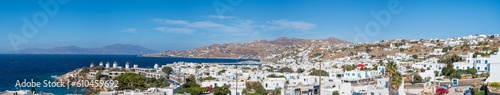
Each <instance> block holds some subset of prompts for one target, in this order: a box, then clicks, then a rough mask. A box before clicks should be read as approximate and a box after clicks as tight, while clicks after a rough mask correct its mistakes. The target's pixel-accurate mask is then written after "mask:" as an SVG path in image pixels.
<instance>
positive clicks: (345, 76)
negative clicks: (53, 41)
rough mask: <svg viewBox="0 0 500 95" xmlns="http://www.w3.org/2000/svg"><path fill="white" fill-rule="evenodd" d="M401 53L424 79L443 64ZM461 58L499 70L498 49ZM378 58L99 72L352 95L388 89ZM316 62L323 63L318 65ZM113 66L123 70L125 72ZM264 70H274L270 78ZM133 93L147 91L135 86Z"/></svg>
mask: <svg viewBox="0 0 500 95" xmlns="http://www.w3.org/2000/svg"><path fill="white" fill-rule="evenodd" d="M367 57H368V56H367ZM406 57H408V55H406V54H402V53H400V54H396V55H391V58H392V60H390V61H394V62H395V63H396V64H397V65H398V71H399V72H401V73H403V74H404V73H414V72H407V71H408V70H407V69H408V68H407V67H408V66H410V67H411V69H413V70H416V69H424V70H425V71H424V72H417V73H418V74H419V75H420V76H422V77H423V78H425V79H426V80H428V81H435V79H436V77H438V76H435V72H434V71H439V72H440V71H441V69H443V68H444V67H445V66H446V65H445V64H442V63H438V59H437V58H428V59H426V60H424V61H422V62H403V61H401V59H405V58H406ZM463 59H464V60H465V61H464V62H456V63H454V66H455V67H454V68H455V69H468V68H476V69H477V70H478V73H484V72H489V71H490V69H495V68H496V69H500V66H498V65H499V64H500V55H499V54H498V53H495V54H493V55H490V56H489V57H482V56H477V57H473V54H472V53H468V54H467V55H464V56H463ZM379 61H380V60H377V59H368V58H363V59H359V60H351V58H350V57H345V58H338V59H336V60H328V61H325V62H318V63H316V64H272V63H260V62H240V63H232V64H231V63H230V64H227V63H226V64H216V63H188V62H175V63H173V64H166V65H162V66H159V65H158V64H155V65H154V66H153V68H139V67H138V65H136V64H135V65H133V66H132V67H130V64H129V63H128V62H127V63H125V67H124V68H122V67H121V66H118V63H116V62H114V63H112V65H111V64H110V63H109V62H106V63H105V64H104V63H102V62H101V63H99V65H100V66H103V67H105V68H106V70H103V71H101V74H102V75H107V76H109V78H113V77H115V76H118V75H121V74H124V73H127V72H130V71H132V72H134V73H138V74H141V75H145V76H146V77H148V78H162V77H166V74H164V73H163V72H161V68H163V67H166V66H168V67H172V69H173V73H172V74H171V76H170V78H173V79H174V80H176V81H180V82H181V83H182V81H184V80H183V79H185V78H187V77H188V76H189V75H194V76H195V77H196V78H197V79H198V81H197V82H198V84H200V85H201V86H202V87H214V86H222V85H229V86H230V90H231V94H230V95H242V92H243V89H245V88H246V86H245V85H246V84H245V83H246V82H258V83H261V84H262V86H263V87H264V88H265V89H266V90H268V91H273V90H276V89H279V90H281V95H312V94H319V93H321V95H331V94H332V92H334V91H338V92H339V93H340V94H341V95H351V94H354V93H367V94H368V95H388V94H389V93H390V91H389V87H390V84H389V78H388V77H384V76H383V74H384V72H385V71H386V68H385V67H384V66H377V67H375V66H374V64H379V63H378V62H379ZM381 62H383V63H387V62H388V61H387V60H382V61H381ZM319 64H321V65H322V66H321V67H320V66H319ZM110 65H111V67H110ZM342 65H357V68H356V69H354V70H350V71H346V70H344V69H342V68H340V67H341V66H342ZM93 66H94V64H91V65H90V67H93ZM283 67H288V68H291V69H292V70H294V71H297V70H298V69H304V72H279V71H278V69H279V68H283ZM276 68H278V69H276ZM361 68H366V69H361ZM113 69H124V70H126V71H123V70H113ZM312 69H322V70H325V71H326V72H328V75H327V76H321V77H320V76H313V75H309V73H310V72H311V70H312ZM97 72H98V71H95V72H90V74H89V77H91V78H95V75H96V73H97ZM269 75H273V77H271V76H269ZM205 77H213V78H214V79H213V80H203V81H200V80H199V79H201V78H205ZM177 79H178V80H177ZM488 81H500V77H498V76H496V77H495V76H493V77H490V78H488ZM320 84H321V85H320ZM319 88H321V90H319ZM152 89H153V88H152ZM154 89H160V90H161V91H163V92H162V93H163V94H166V95H172V94H173V89H174V88H172V87H170V88H154ZM157 91H159V90H157ZM167 92H168V93H167ZM397 92H398V93H399V94H401V93H406V92H405V91H404V87H403V86H401V87H400V89H399V90H398V91H397ZM103 93H112V92H103ZM128 93H132V92H128ZM133 93H146V92H140V91H139V92H133ZM131 95H132V94H131ZM134 95H135V94H134Z"/></svg>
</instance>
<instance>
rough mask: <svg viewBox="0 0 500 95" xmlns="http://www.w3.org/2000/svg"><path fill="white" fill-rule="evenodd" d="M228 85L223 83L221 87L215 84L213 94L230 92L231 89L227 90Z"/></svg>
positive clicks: (218, 94)
mask: <svg viewBox="0 0 500 95" xmlns="http://www.w3.org/2000/svg"><path fill="white" fill-rule="evenodd" d="M229 87H230V86H229V85H226V84H224V85H223V86H222V87H218V86H216V87H215V88H214V94H215V95H227V94H229V93H231V90H229Z"/></svg>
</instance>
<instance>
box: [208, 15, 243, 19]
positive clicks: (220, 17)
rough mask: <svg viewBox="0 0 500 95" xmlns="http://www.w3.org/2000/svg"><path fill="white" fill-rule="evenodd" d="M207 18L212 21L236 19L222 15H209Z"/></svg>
mask: <svg viewBox="0 0 500 95" xmlns="http://www.w3.org/2000/svg"><path fill="white" fill-rule="evenodd" d="M208 18H212V19H236V18H238V17H234V16H222V15H209V16H208Z"/></svg>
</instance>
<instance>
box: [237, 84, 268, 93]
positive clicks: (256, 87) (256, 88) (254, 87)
mask: <svg viewBox="0 0 500 95" xmlns="http://www.w3.org/2000/svg"><path fill="white" fill-rule="evenodd" d="M245 86H246V88H245V89H244V90H243V95H266V94H267V91H266V89H265V88H264V87H263V86H262V83H260V82H245ZM249 91H250V92H254V93H248V92H249Z"/></svg>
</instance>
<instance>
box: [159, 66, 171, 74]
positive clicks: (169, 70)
mask: <svg viewBox="0 0 500 95" xmlns="http://www.w3.org/2000/svg"><path fill="white" fill-rule="evenodd" d="M161 71H163V73H165V74H167V75H170V73H172V71H173V69H172V67H163V68H161Z"/></svg>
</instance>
